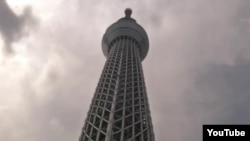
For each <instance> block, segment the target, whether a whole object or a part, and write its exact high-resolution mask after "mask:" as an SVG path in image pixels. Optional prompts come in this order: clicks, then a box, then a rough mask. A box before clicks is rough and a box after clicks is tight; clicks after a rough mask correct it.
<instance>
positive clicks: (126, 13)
mask: <svg viewBox="0 0 250 141" xmlns="http://www.w3.org/2000/svg"><path fill="white" fill-rule="evenodd" d="M124 12H125V17H126V18H131V14H132V9H131V8H126V9H125V11H124Z"/></svg>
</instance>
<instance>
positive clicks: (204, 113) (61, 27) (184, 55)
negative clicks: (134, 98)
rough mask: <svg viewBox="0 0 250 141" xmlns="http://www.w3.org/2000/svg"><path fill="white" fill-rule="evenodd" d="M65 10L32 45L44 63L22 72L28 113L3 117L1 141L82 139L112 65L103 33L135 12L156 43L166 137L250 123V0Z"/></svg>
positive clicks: (161, 135)
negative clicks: (103, 49) (103, 76)
mask: <svg viewBox="0 0 250 141" xmlns="http://www.w3.org/2000/svg"><path fill="white" fill-rule="evenodd" d="M62 3H63V4H62V5H60V6H59V8H58V9H57V10H55V11H57V13H56V14H55V16H54V18H53V19H51V20H50V21H49V22H46V23H41V29H40V31H39V33H36V34H34V40H35V41H34V42H32V41H30V42H28V43H27V45H29V46H33V47H34V48H29V49H30V50H32V53H34V54H35V57H33V58H32V60H36V59H38V60H42V61H41V62H43V63H42V65H41V66H40V67H39V69H37V68H35V67H34V66H32V65H30V67H31V70H32V73H30V72H29V73H27V74H26V73H25V74H23V73H22V75H24V78H23V79H22V80H21V81H20V82H21V87H22V102H21V104H20V105H21V106H19V107H18V108H16V109H11V110H5V111H7V112H6V113H5V117H6V118H4V117H1V116H0V125H1V123H3V122H1V121H9V122H4V123H5V124H4V125H3V126H0V134H4V136H0V140H5V141H14V140H17V139H20V138H22V139H23V138H26V139H27V140H28V141H44V140H46V141H54V140H60V141H66V140H77V139H78V137H79V135H80V130H81V127H82V126H83V122H84V120H85V118H86V114H87V111H88V108H89V105H90V102H91V99H92V97H93V93H94V90H95V87H96V85H97V82H98V78H99V76H100V74H101V70H102V67H103V65H104V61H105V58H104V56H103V55H102V52H101V38H102V35H103V33H104V32H105V29H106V28H107V27H108V26H109V25H110V24H112V23H113V22H115V21H116V20H117V19H118V18H120V17H121V16H123V10H122V9H125V8H126V7H132V9H133V10H134V12H133V15H132V17H134V18H135V19H136V20H137V22H138V23H139V24H141V25H142V26H143V27H144V28H145V29H146V31H147V33H148V35H149V39H150V49H149V54H148V56H147V57H146V59H145V60H144V62H143V66H144V74H145V80H146V85H147V91H148V97H149V102H150V108H151V113H152V118H153V124H154V129H155V135H156V140H173V141H183V140H187V141H200V140H201V137H202V130H201V128H202V124H233V123H242V124H244V123H246V124H249V122H250V120H249V119H250V118H249V117H250V112H249V110H247V108H248V107H249V102H248V101H249V100H250V98H249V92H250V90H249V87H247V84H249V80H250V78H249V77H248V76H250V73H249V72H250V67H249V66H250V63H249V62H250V55H249V54H250V48H249V44H250V43H249V37H250V30H249V29H250V24H249V19H250V17H249V11H250V10H249V9H250V3H249V1H248V0H238V1H234V0H220V1H218V0H216V1H201V0H189V1H186V0H169V1H163V0H162V1H150V0H148V1H132V0H131V1H109V2H102V1H91V2H86V1H63V2H62ZM65 9H67V10H65ZM0 96H1V95H0ZM17 111H18V112H17ZM0 114H1V111H0ZM17 117H18V118H17ZM7 119H8V120H7ZM12 125H15V126H12ZM1 127H2V128H1ZM23 127H26V128H25V129H23ZM13 131H16V132H13Z"/></svg>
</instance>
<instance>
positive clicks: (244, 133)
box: [203, 125, 250, 141]
mask: <svg viewBox="0 0 250 141" xmlns="http://www.w3.org/2000/svg"><path fill="white" fill-rule="evenodd" d="M229 139H233V140H235V141H250V125H203V141H217V140H220V141H222V140H229Z"/></svg>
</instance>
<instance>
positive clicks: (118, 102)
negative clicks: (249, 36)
mask: <svg viewBox="0 0 250 141" xmlns="http://www.w3.org/2000/svg"><path fill="white" fill-rule="evenodd" d="M131 14H132V10H131V9H130V8H127V9H126V10H125V17H123V18H121V19H119V20H118V21H117V22H115V23H114V24H112V25H111V26H110V27H109V28H108V29H107V30H106V33H105V34H104V36H103V39H102V51H103V53H104V55H105V56H106V58H107V60H106V63H105V66H104V69H103V71H102V74H101V77H100V79H99V82H98V86H97V88H96V92H95V94H94V97H93V99H92V103H91V105H90V109H89V112H88V116H87V118H86V120H85V125H84V127H83V128H82V133H81V136H80V139H79V140H80V141H154V133H153V127H152V120H151V116H150V110H149V104H148V98H147V92H146V87H145V82H144V77H143V70H142V64H141V62H142V61H143V59H144V58H145V57H146V55H147V53H148V48H149V41H148V36H147V33H146V32H145V30H144V29H143V28H142V27H141V26H140V25H139V24H137V22H136V20H135V19H133V18H131Z"/></svg>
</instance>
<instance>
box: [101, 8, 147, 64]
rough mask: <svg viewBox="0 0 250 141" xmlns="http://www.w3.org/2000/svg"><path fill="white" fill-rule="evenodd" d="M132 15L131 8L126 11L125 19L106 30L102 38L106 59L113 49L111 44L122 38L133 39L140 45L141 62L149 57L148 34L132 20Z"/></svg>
mask: <svg viewBox="0 0 250 141" xmlns="http://www.w3.org/2000/svg"><path fill="white" fill-rule="evenodd" d="M131 14H132V10H131V9H130V8H127V9H125V17H123V18H121V19H119V20H118V21H117V22H115V23H114V24H112V25H111V26H109V27H108V29H107V30H106V32H105V34H104V35H103V38H102V51H103V53H104V55H105V57H108V54H109V52H108V51H109V50H110V48H111V47H112V46H111V43H112V42H113V41H114V40H115V39H117V38H119V37H121V36H127V37H131V38H133V39H134V40H135V41H136V42H137V43H138V47H139V48H138V50H139V51H140V57H141V60H143V59H144V58H145V57H146V56H147V53H148V49H149V41H148V36H147V33H146V32H145V30H144V29H143V28H142V27H141V26H140V25H139V24H137V23H136V20H134V19H133V18H131Z"/></svg>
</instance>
